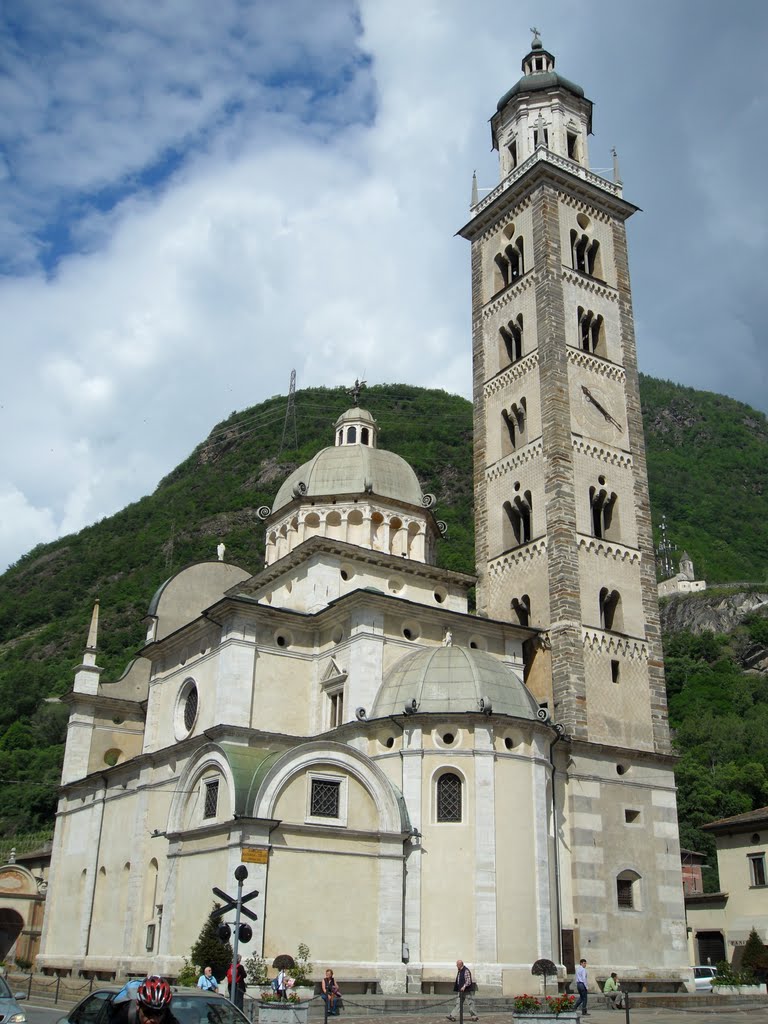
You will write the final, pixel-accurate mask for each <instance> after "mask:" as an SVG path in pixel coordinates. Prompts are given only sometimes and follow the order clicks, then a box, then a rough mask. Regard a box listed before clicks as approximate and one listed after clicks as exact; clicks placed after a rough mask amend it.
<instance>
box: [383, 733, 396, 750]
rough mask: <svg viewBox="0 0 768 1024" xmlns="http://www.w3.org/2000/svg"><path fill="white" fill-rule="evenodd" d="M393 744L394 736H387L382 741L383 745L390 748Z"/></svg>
mask: <svg viewBox="0 0 768 1024" xmlns="http://www.w3.org/2000/svg"><path fill="white" fill-rule="evenodd" d="M394 745H395V737H394V736H387V738H386V740H385V741H384V746H385V747H389V748H390V750H391V749H392V747H394Z"/></svg>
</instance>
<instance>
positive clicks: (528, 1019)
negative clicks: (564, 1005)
mask: <svg viewBox="0 0 768 1024" xmlns="http://www.w3.org/2000/svg"><path fill="white" fill-rule="evenodd" d="M580 1019H581V1011H580V1010H563V1012H562V1013H532V1012H528V1011H523V1012H522V1013H513V1014H512V1020H515V1021H518V1024H543V1022H544V1021H550V1020H551V1021H553V1022H555V1021H561V1022H565V1021H568V1022H570V1024H577V1022H578V1021H579V1020H580Z"/></svg>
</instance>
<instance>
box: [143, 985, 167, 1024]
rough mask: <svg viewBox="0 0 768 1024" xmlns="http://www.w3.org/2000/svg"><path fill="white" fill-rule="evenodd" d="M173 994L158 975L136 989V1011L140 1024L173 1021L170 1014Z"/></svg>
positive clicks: (157, 1023)
mask: <svg viewBox="0 0 768 1024" xmlns="http://www.w3.org/2000/svg"><path fill="white" fill-rule="evenodd" d="M172 999H173V993H172V992H171V986H170V985H169V984H168V982H167V981H165V979H164V978H158V977H157V975H156V974H152V975H150V976H149V977H148V978H145V979H144V981H142V983H141V984H140V985H139V987H138V988H137V989H136V1009H137V1011H138V1012H137V1015H136V1016H137V1022H138V1024H159V1022H161V1021H162V1022H163V1024H165V1022H166V1021H169V1020H173V1018H172V1016H171V1012H170V1005H171V1000H172Z"/></svg>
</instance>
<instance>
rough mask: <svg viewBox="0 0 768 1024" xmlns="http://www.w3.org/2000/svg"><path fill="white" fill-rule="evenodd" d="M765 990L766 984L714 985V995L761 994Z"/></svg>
mask: <svg viewBox="0 0 768 1024" xmlns="http://www.w3.org/2000/svg"><path fill="white" fill-rule="evenodd" d="M764 992H765V986H764V985H713V986H712V995H717V996H760V995H763V993H764Z"/></svg>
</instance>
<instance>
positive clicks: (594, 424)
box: [576, 384, 624, 440]
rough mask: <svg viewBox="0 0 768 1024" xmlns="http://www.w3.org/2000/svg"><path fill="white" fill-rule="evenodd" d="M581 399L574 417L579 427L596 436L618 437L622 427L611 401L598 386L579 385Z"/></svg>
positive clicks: (616, 438)
mask: <svg viewBox="0 0 768 1024" xmlns="http://www.w3.org/2000/svg"><path fill="white" fill-rule="evenodd" d="M580 398H581V401H580V402H579V403H578V406H577V410H576V419H577V421H578V423H579V425H580V426H581V428H582V429H583V430H584V431H585V432H586V433H589V434H592V435H596V436H598V437H605V438H613V439H614V440H618V438H619V437H620V436H621V435H622V434H623V433H624V427H623V426H622V425H621V423H620V422H619V420H618V419H617V418H616V416H615V414H614V408H613V403H612V402H611V400H610V399H609V398H608V396H607V395H606V394H605V392H604V391H603V390H602V389H601V388H599V387H587V386H586V384H582V385H581V394H580Z"/></svg>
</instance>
